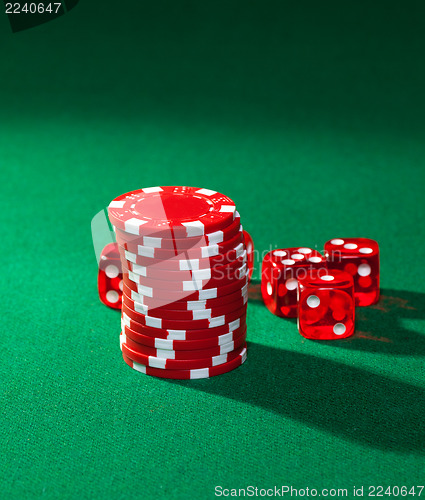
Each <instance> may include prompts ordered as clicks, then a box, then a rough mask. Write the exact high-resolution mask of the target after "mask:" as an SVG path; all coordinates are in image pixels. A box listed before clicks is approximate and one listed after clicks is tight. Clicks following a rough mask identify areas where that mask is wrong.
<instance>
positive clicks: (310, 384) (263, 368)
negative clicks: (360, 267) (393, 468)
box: [174, 283, 425, 453]
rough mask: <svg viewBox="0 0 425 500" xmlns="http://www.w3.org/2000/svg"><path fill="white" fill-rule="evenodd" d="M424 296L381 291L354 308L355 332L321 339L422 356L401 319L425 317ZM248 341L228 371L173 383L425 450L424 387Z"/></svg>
mask: <svg viewBox="0 0 425 500" xmlns="http://www.w3.org/2000/svg"><path fill="white" fill-rule="evenodd" d="M251 288H252V289H253V292H252V291H251V290H250V300H251V301H254V302H257V301H259V300H261V293H260V294H259V296H258V283H254V284H253V287H251ZM424 299H425V295H424V294H420V293H413V292H404V291H398V290H382V297H381V300H380V302H379V304H377V305H376V306H373V307H370V308H358V309H357V316H358V320H357V333H356V335H355V336H354V337H352V338H351V339H346V340H341V341H332V342H321V343H322V344H331V345H332V346H333V347H336V346H337V347H341V348H346V349H357V350H364V351H370V352H382V353H388V354H392V355H394V354H398V355H409V354H410V355H413V354H415V355H418V354H420V355H424V354H425V338H423V337H422V336H421V335H420V334H418V333H417V332H414V331H411V330H409V329H407V328H406V327H404V326H403V324H402V321H401V320H402V319H404V318H412V319H424V318H425V314H424V306H425V300H424ZM282 321H285V320H282ZM316 342H317V341H316ZM248 345H249V353H248V359H247V362H246V363H245V365H243V366H242V367H240V368H238V369H237V370H235V371H234V372H232V373H231V374H226V375H222V376H220V377H215V378H214V379H212V380H198V381H196V380H192V381H186V382H176V381H175V382H174V383H179V384H184V385H186V386H187V387H191V388H193V389H197V390H202V391H204V392H207V393H211V394H217V395H220V396H224V397H227V398H229V399H234V400H237V401H241V402H244V403H246V404H248V405H254V406H258V407H261V408H264V409H265V410H267V411H270V412H272V413H277V414H280V415H283V416H286V417H289V418H293V419H295V420H298V421H300V422H304V423H306V424H308V425H313V426H315V427H317V428H318V429H322V430H325V431H328V432H331V433H334V434H337V435H340V436H341V437H343V438H346V439H349V440H352V441H356V442H360V443H363V444H365V445H368V446H370V447H374V448H378V449H384V450H393V451H399V452H413V451H416V452H421V453H422V452H423V450H424V449H425V419H424V418H423V416H424V414H425V391H424V390H423V389H420V388H418V387H415V386H414V385H411V384H408V383H405V382H400V381H397V380H393V379H391V378H389V377H386V376H382V375H377V374H374V373H372V372H370V371H367V370H365V369H362V368H356V367H354V366H349V365H346V364H344V363H339V362H337V361H332V360H329V359H322V358H318V357H315V356H311V355H307V354H302V353H297V352H292V351H286V350H282V349H278V348H274V347H270V346H264V345H260V344H257V343H253V342H249V343H248Z"/></svg>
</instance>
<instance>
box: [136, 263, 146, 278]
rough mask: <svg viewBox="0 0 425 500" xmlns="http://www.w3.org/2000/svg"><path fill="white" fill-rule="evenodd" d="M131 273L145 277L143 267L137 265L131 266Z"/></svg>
mask: <svg viewBox="0 0 425 500" xmlns="http://www.w3.org/2000/svg"><path fill="white" fill-rule="evenodd" d="M133 272H134V273H137V274H140V276H144V277H145V278H146V276H147V270H146V267H145V266H139V265H138V264H133Z"/></svg>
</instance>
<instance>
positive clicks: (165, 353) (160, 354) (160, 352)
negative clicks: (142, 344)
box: [156, 349, 176, 359]
mask: <svg viewBox="0 0 425 500" xmlns="http://www.w3.org/2000/svg"><path fill="white" fill-rule="evenodd" d="M156 357H157V358H162V359H176V351H173V350H170V349H157V350H156Z"/></svg>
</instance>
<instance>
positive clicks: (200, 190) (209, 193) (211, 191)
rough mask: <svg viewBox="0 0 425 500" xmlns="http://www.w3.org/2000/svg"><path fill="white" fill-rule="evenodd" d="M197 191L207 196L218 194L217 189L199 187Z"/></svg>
mask: <svg viewBox="0 0 425 500" xmlns="http://www.w3.org/2000/svg"><path fill="white" fill-rule="evenodd" d="M195 192H196V193H199V194H204V195H205V196H214V195H215V194H217V191H213V190H211V189H205V188H201V189H198V190H197V191H195Z"/></svg>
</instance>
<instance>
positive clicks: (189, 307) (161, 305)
mask: <svg viewBox="0 0 425 500" xmlns="http://www.w3.org/2000/svg"><path fill="white" fill-rule="evenodd" d="M123 292H124V293H125V294H126V295H127V297H129V298H130V299H131V300H134V301H135V302H138V303H139V304H142V305H144V306H146V307H147V308H149V310H158V311H163V310H165V311H170V310H171V311H199V310H204V309H211V308H215V307H222V306H225V305H230V304H232V303H233V302H236V301H239V300H240V299H244V298H247V297H248V286H247V285H245V286H244V287H242V288H241V289H240V290H237V291H236V292H233V293H231V294H229V295H225V296H224V297H218V298H216V299H208V300H182V301H176V302H170V301H167V300H159V299H155V298H151V297H145V296H144V295H140V294H138V293H137V292H135V291H134V290H131V289H130V288H129V287H128V286H127V285H125V284H124V285H123Z"/></svg>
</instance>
